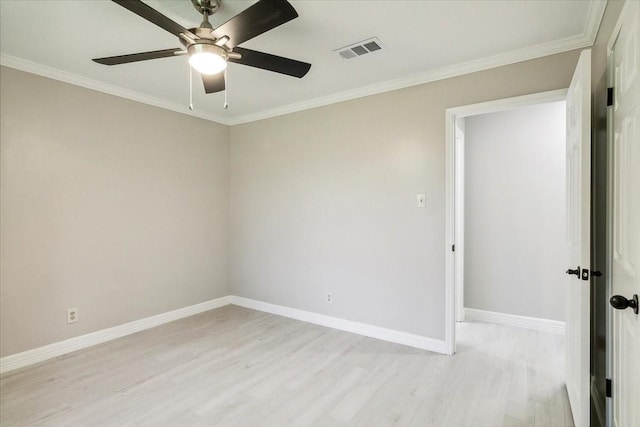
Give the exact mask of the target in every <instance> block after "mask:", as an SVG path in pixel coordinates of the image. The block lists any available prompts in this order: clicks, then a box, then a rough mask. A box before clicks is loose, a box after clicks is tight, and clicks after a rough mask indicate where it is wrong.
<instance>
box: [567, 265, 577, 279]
mask: <svg viewBox="0 0 640 427" xmlns="http://www.w3.org/2000/svg"><path fill="white" fill-rule="evenodd" d="M566 273H567V274H575V275H576V277H577V278H578V279H579V278H580V266H578V268H576V269H575V270H572V269H568V270H567V272H566Z"/></svg>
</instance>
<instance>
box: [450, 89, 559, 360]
mask: <svg viewBox="0 0 640 427" xmlns="http://www.w3.org/2000/svg"><path fill="white" fill-rule="evenodd" d="M566 95H567V91H566V90H557V91H551V92H544V93H539V94H533V95H527V96H521V97H516V98H509V99H504V100H498V101H492V102H487V103H482V104H474V105H469V106H463V107H456V108H451V109H448V110H447V131H448V134H447V141H448V144H447V150H448V151H447V156H448V165H449V174H448V176H447V179H448V180H449V183H448V184H449V185H448V188H449V191H448V192H447V199H448V202H447V207H448V209H449V212H448V214H447V218H448V220H449V223H448V224H447V229H448V230H449V233H450V234H448V238H449V237H450V238H451V240H450V241H451V242H455V246H454V245H452V246H451V248H450V250H451V251H452V252H451V255H452V256H450V257H448V258H447V260H448V262H450V265H448V266H447V267H448V268H447V271H448V272H450V274H451V276H452V277H449V280H447V286H448V287H449V289H448V291H447V295H448V297H449V298H451V295H452V294H453V295H454V298H453V301H448V304H447V307H448V309H449V310H453V311H454V313H453V314H454V316H455V320H456V321H457V322H461V321H464V320H465V318H469V319H476V320H484V321H489V322H493V323H502V324H507V325H512V326H524V327H527V328H531V329H538V330H543V331H549V332H559V333H562V332H563V328H564V322H563V320H564V319H563V310H564V294H563V293H562V289H563V288H562V283H561V282H560V281H558V280H556V278H557V277H558V271H562V268H563V267H564V258H563V257H562V250H563V248H564V240H565V222H564V204H565V195H564V194H565V188H564V187H565V180H564V168H565V165H564V158H565V157H564V145H565V144H564V136H565V114H566V113H565V104H564V103H565V99H566ZM471 144H473V145H471ZM554 239H555V240H554ZM556 240H557V241H556ZM555 252H558V253H555ZM454 253H455V258H454V256H453V254H454ZM554 263H557V264H558V265H557V266H556V268H557V270H558V271H552V270H556V269H554V268H553V267H550V265H554ZM547 276H548V277H547ZM555 282H558V283H555ZM451 287H453V289H451ZM452 291H453V292H452ZM454 316H450V317H448V318H447V319H448V320H447V328H448V329H447V331H446V333H447V336H446V337H445V341H447V343H448V344H449V350H450V352H451V353H454V352H455V344H456V343H455V326H454V323H453V322H451V321H450V319H451V318H452V317H454Z"/></svg>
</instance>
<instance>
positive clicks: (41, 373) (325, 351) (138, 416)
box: [0, 306, 573, 427]
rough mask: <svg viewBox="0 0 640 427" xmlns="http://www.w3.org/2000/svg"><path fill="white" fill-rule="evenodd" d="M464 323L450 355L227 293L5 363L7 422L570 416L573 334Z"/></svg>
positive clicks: (3, 410)
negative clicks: (139, 326)
mask: <svg viewBox="0 0 640 427" xmlns="http://www.w3.org/2000/svg"><path fill="white" fill-rule="evenodd" d="M457 331H458V347H457V348H458V353H457V354H456V355H455V356H444V355H439V354H435V353H430V352H426V351H422V350H418V349H414V348H410V347H405V346H402V345H397V344H391V343H387V342H383V341H379V340H376V339H373V338H366V337H362V336H359V335H354V334H350V333H347V332H341V331H337V330H332V329H328V328H324V327H321V326H316V325H312V324H308V323H304V322H300V321H297V320H291V319H287V318H283V317H279V316H275V315H272V314H267V313H262V312H258V311H254V310H249V309H246V308H242V307H237V306H226V307H222V308H219V309H216V310H212V311H209V312H206V313H202V314H199V315H197V316H192V317H189V318H186V319H182V320H178V321H176V322H172V323H168V324H166V325H163V326H159V327H157V328H154V329H150V330H147V331H143V332H140V333H137V334H134V335H130V336H127V337H124V338H120V339H117V340H114V341H111V342H108V343H105V344H101V345H97V346H94V347H91V348H88V349H85V350H81V351H77V352H74V353H71V354H68V355H66V356H62V357H59V358H57V359H54V360H50V361H46V362H42V363H40V364H38V365H34V366H31V367H27V368H23V369H20V370H16V371H13V372H8V373H6V374H4V375H3V376H2V377H1V378H0V396H1V397H0V417H1V418H0V425H2V426H3V427H10V426H40V425H46V426H346V425H349V426H351V425H353V426H378V425H397V426H443V427H448V426H451V427H461V426H491V427H493V426H533V425H535V426H545V427H551V426H570V425H573V422H572V419H571V412H570V409H569V403H568V399H567V395H566V391H565V388H564V385H563V373H562V372H563V360H564V350H563V337H562V336H559V335H554V334H548V333H542V332H536V331H530V330H526V329H519V328H513V327H508V326H499V325H491V324H483V323H473V322H465V323H462V324H459V325H458V329H457Z"/></svg>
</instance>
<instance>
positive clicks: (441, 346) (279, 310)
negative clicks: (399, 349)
mask: <svg viewBox="0 0 640 427" xmlns="http://www.w3.org/2000/svg"><path fill="white" fill-rule="evenodd" d="M231 304H234V305H239V306H241V307H246V308H251V309H253V310H258V311H264V312H266V313H271V314H277V315H279V316H283V317H289V318H291V319H296V320H302V321H303V322H308V323H313V324H315V325H320V326H326V327H329V328H333V329H339V330H341V331H346V332H351V333H354V334H358V335H364V336H367V337H371V338H377V339H380V340H383V341H389V342H393V343H396V344H403V345H407V346H409V347H415V348H419V349H422V350H429V351H433V352H436V353H443V354H447V351H446V346H445V342H444V341H442V340H436V339H433V338H428V337H424V336H421V335H415V334H410V333H407V332H401V331H396V330H393V329H387V328H382V327H379V326H373V325H368V324H365V323H359V322H353V321H351V320H345V319H340V318H338V317H332V316H327V315H324V314H318V313H312V312H310V311H304V310H298V309H295V308H290V307H284V306H281V305H276V304H270V303H266V302H262V301H256V300H252V299H249V298H242V297H237V296H232V297H231Z"/></svg>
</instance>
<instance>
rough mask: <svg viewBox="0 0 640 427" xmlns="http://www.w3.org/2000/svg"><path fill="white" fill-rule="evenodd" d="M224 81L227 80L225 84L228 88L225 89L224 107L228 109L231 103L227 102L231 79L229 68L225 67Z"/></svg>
mask: <svg viewBox="0 0 640 427" xmlns="http://www.w3.org/2000/svg"><path fill="white" fill-rule="evenodd" d="M223 73H224V81H225V85H226V88H225V90H224V109H225V110H228V109H229V104H227V92H229V80H227V69H226V68H225V69H224V71H223Z"/></svg>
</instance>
